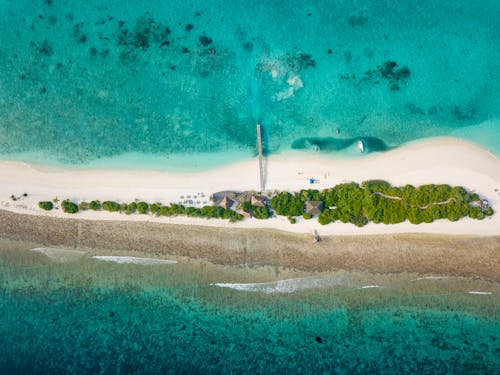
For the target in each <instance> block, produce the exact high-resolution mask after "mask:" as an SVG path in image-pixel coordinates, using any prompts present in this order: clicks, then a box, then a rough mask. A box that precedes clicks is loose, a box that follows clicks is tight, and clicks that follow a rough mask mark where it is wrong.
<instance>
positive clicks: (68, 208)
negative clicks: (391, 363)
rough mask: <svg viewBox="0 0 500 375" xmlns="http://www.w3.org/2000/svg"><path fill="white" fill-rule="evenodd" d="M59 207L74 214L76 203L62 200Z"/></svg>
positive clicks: (76, 207) (76, 209)
mask: <svg viewBox="0 0 500 375" xmlns="http://www.w3.org/2000/svg"><path fill="white" fill-rule="evenodd" d="M61 208H62V209H63V211H64V212H66V213H68V214H76V213H77V212H78V205H76V204H75V203H73V202H71V201H70V200H64V201H62V203H61Z"/></svg>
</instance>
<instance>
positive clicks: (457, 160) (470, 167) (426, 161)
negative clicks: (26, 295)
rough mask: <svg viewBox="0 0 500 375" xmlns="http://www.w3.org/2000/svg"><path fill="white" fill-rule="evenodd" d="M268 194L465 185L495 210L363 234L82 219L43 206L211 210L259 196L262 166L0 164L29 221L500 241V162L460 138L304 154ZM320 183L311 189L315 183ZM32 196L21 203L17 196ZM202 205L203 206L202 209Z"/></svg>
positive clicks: (376, 227)
mask: <svg viewBox="0 0 500 375" xmlns="http://www.w3.org/2000/svg"><path fill="white" fill-rule="evenodd" d="M265 169H266V184H265V185H266V190H267V191H273V190H287V191H298V190H300V189H310V188H312V189H318V190H321V189H325V188H328V187H331V186H334V185H335V184H338V183H342V182H350V181H355V182H361V181H363V180H368V179H384V180H387V181H388V182H390V183H391V184H393V185H404V184H413V185H421V184H429V183H436V184H438V183H446V184H450V185H460V186H464V187H465V188H467V189H468V190H470V191H472V192H478V193H479V194H480V195H481V196H483V197H485V198H486V199H488V201H489V202H490V205H491V206H492V208H493V209H494V210H495V212H496V213H495V214H494V215H493V216H492V217H489V218H486V219H484V220H481V221H479V220H472V219H469V218H464V219H461V220H460V221H458V222H450V221H448V220H439V221H435V222H433V223H431V224H419V225H413V224H410V223H409V222H404V223H400V224H391V225H384V224H373V223H370V224H368V225H366V226H365V227H362V228H358V227H356V226H354V225H352V224H343V223H339V222H336V223H332V224H329V225H326V226H322V225H320V224H319V223H318V222H317V219H315V218H314V219H312V220H304V219H302V218H298V220H297V223H296V224H290V223H289V222H288V220H287V218H286V217H277V218H271V219H267V220H257V219H250V220H248V219H246V220H244V221H242V222H238V223H229V222H227V221H226V220H216V219H212V220H206V219H197V218H187V217H172V218H165V217H161V218H157V217H154V216H152V215H138V214H134V215H124V214H117V213H108V212H102V211H99V212H94V211H85V212H79V213H77V214H76V215H75V216H72V215H70V214H65V213H63V212H62V211H61V210H55V211H50V212H44V211H43V210H41V209H39V208H38V206H37V203H38V201H41V200H52V199H53V198H55V197H58V198H59V199H61V200H62V199H72V200H75V201H76V202H78V201H81V200H86V201H89V200H92V199H100V200H114V201H128V202H130V201H133V200H134V199H140V200H144V201H146V202H149V203H153V202H160V203H163V204H169V203H178V202H179V200H180V199H181V197H183V196H194V195H196V196H198V197H199V195H198V194H199V193H200V192H202V193H203V195H204V197H205V198H200V203H199V204H198V206H202V205H204V204H210V202H209V201H208V197H209V196H210V194H212V193H214V192H216V191H221V190H238V191H242V190H255V191H257V190H258V189H259V169H258V161H257V159H251V160H247V161H243V162H237V163H234V164H232V165H229V166H224V167H221V168H218V169H213V170H208V171H205V172H199V173H166V172H157V171H138V170H136V171H133V170H129V171H127V170H75V171H71V170H58V169H50V168H42V169H39V168H36V167H33V166H31V165H28V164H25V163H21V162H0V176H1V177H0V209H5V210H9V211H11V212H16V213H21V214H31V215H38V216H49V217H61V218H66V219H71V220H73V219H75V218H78V219H84V220H103V221H109V220H111V221H132V222H136V221H142V222H152V223H153V222H157V223H160V222H161V223H168V224H183V225H199V226H209V227H222V228H229V229H236V228H237V229H242V228H246V229H250V228H252V229H257V228H262V229H277V230H281V231H286V232H293V233H308V234H311V233H313V231H314V230H317V231H318V233H319V235H320V236H328V235H372V234H391V233H434V234H457V235H458V234H469V235H482V236H497V235H500V214H498V212H500V158H498V157H497V156H495V155H494V154H492V153H491V152H489V151H487V150H484V149H482V148H480V147H478V146H476V145H473V144H470V143H467V142H465V141H463V140H460V139H454V138H430V139H426V140H419V141H415V142H412V143H409V144H407V145H405V146H402V147H400V148H398V149H395V150H392V151H387V152H384V153H379V154H373V155H368V156H367V157H362V158H356V159H333V158H328V157H322V156H321V155H312V154H310V153H304V152H290V153H286V154H278V155H272V156H270V157H268V158H266V160H265ZM311 177H313V178H315V179H316V180H317V181H318V182H317V183H315V184H310V183H309V178H311ZM24 192H27V193H28V197H27V198H23V199H21V200H19V201H16V202H13V201H11V200H10V198H9V197H10V196H11V195H12V194H14V195H16V196H19V195H21V194H23V193H24ZM196 205H197V204H195V206H196Z"/></svg>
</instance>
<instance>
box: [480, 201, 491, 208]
mask: <svg viewBox="0 0 500 375" xmlns="http://www.w3.org/2000/svg"><path fill="white" fill-rule="evenodd" d="M479 206H480V207H481V210H487V209H488V208H490V202H488V201H487V200H486V199H481V200H480V201H479Z"/></svg>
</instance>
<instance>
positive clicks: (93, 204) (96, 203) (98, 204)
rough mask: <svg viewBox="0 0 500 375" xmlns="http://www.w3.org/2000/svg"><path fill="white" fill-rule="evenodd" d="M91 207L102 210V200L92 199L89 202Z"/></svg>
mask: <svg viewBox="0 0 500 375" xmlns="http://www.w3.org/2000/svg"><path fill="white" fill-rule="evenodd" d="M89 208H90V209H91V210H94V211H97V210H100V209H101V202H99V201H91V202H90V203H89Z"/></svg>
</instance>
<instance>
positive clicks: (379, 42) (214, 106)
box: [0, 0, 500, 374]
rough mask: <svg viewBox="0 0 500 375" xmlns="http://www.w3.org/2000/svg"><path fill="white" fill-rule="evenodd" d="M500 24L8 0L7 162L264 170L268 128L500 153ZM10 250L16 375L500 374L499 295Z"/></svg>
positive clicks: (437, 7) (438, 10) (395, 6)
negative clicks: (260, 153) (249, 286)
mask: <svg viewBox="0 0 500 375" xmlns="http://www.w3.org/2000/svg"><path fill="white" fill-rule="evenodd" d="M499 17H500V6H499V5H498V2H495V1H490V0H485V1H481V2H475V1H465V0H460V1H439V2H436V1H383V0H381V1H347V0H346V1H320V0H318V1H310V2H308V1H292V0H290V1H264V0H262V1H257V0H255V1H218V0H212V1H199V0H193V1H189V0H187V1H149V2H139V1H135V0H134V1H133V0H129V1H105V2H103V1H94V0H92V1H72V0H67V1H60V0H34V1H27V0H17V1H14V0H0V159H4V160H5V159H9V160H12V159H13V160H24V161H29V162H36V163H42V164H50V165H58V166H65V167H84V168H85V167H95V166H97V167H104V168H105V167H113V168H117V167H122V168H130V167H133V168H138V169H151V168H154V169H167V170H193V169H206V168H209V167H213V166H218V165H221V164H224V163H229V162H233V161H235V160H243V159H248V158H250V157H253V156H254V155H255V123H256V122H258V121H260V122H261V123H262V124H263V126H264V130H265V134H264V136H265V137H264V140H265V148H266V150H267V152H268V153H277V152H280V151H284V150H289V149H306V150H313V149H316V150H317V149H319V152H322V153H326V154H330V155H336V156H338V155H340V156H342V157H354V156H355V155H357V151H356V148H355V144H356V142H357V141H358V140H360V139H361V140H363V141H364V142H365V144H366V146H367V148H368V151H382V152H383V151H384V150H388V149H391V148H393V147H398V146H399V145H401V144H403V143H405V142H408V141H411V140H414V139H420V138H425V137H434V136H455V137H459V138H463V139H468V140H471V141H473V142H476V143H478V144H479V145H482V146H484V147H486V148H488V149H489V150H491V151H493V152H494V153H496V154H497V155H498V154H500V146H499V143H498V139H500V123H499V117H500V116H499V115H500V113H499V112H500V111H499V108H500V87H499V85H500V83H499V82H500V79H499V78H500V70H499V61H500V50H499V48H498V40H500V38H499V36H500V35H499V34H500V27H499V24H500V21H499ZM308 152H316V151H308ZM186 156H189V158H186ZM0 247H1V250H2V252H0V374H4V373H5V374H25V373H34V374H47V373H51V374H58V373H61V374H62V373H88V374H91V373H92V374H95V373H106V374H108V373H176V374H178V373H186V374H188V373H189V374H191V373H261V374H268V373H290V374H293V373H302V374H304V373H313V372H315V373H345V374H352V373H387V374H392V373H443V374H495V373H500V363H499V360H498V354H499V352H500V326H499V316H498V306H499V297H498V295H499V294H498V284H495V283H488V282H484V281H480V280H479V281H478V280H476V281H472V280H462V279H456V280H455V279H452V280H446V281H445V280H442V281H432V280H431V281H422V282H421V283H415V282H412V281H411V280H409V279H408V278H405V277H404V276H397V277H396V276H391V275H369V274H366V275H354V276H353V275H347V276H346V275H342V277H340V279H339V280H341V281H339V282H338V283H337V282H336V281H335V280H338V275H336V274H332V275H326V276H324V275H323V276H324V277H326V279H327V281H326V282H325V281H324V280H323V279H322V280H323V281H321V282H319V284H320V286H321V287H319V288H299V289H300V290H297V291H296V292H293V293H270V294H267V293H264V292H262V291H260V292H249V291H238V290H232V289H226V288H220V287H216V286H212V285H210V284H211V283H217V282H228V283H252V282H262V281H272V280H277V279H285V278H294V277H295V278H302V277H307V276H308V275H305V274H294V273H293V272H291V271H284V270H282V271H280V272H281V273H282V274H276V272H278V271H277V270H274V269H273V270H272V272H271V271H269V270H267V271H262V270H261V271H259V270H256V269H249V268H246V267H236V268H231V267H219V266H212V265H203V264H201V265H194V264H193V262H184V263H183V262H180V263H179V264H177V265H175V266H152V267H149V268H144V267H140V266H137V265H135V266H134V265H116V264H106V263H100V262H97V261H94V260H91V259H88V258H84V259H83V260H80V261H78V262H75V263H63V264H59V263H56V262H53V261H50V260H49V259H46V258H44V257H43V256H42V255H40V254H33V253H31V252H29V251H28V248H29V246H28V245H22V246H21V245H15V244H12V243H3V242H2V243H1V246H0ZM323 276H321V277H323ZM415 277H417V276H411V278H415ZM360 279H362V281H360ZM395 279H397V280H395ZM296 283H297V284H298V285H309V283H310V280H309V279H306V280H305V281H304V280H302V279H300V280H299V281H297V282H296ZM371 284H380V285H382V286H384V287H383V288H367V289H361V287H362V286H363V285H365V286H366V285H371ZM468 290H489V291H492V292H493V294H492V295H472V294H467V291H468Z"/></svg>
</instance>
